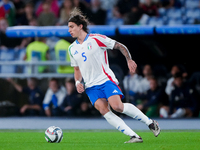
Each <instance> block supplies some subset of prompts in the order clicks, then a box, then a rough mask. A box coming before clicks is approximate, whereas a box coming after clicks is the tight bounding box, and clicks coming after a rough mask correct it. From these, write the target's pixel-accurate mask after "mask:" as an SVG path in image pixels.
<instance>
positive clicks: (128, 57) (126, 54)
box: [114, 42, 132, 61]
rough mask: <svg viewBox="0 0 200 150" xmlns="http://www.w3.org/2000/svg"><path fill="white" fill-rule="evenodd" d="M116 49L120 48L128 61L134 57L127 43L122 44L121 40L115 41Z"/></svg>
mask: <svg viewBox="0 0 200 150" xmlns="http://www.w3.org/2000/svg"><path fill="white" fill-rule="evenodd" d="M114 49H118V50H120V51H121V53H122V54H123V55H124V56H125V58H126V60H127V61H128V60H131V59H132V58H131V54H130V52H129V50H128V48H127V47H126V46H125V45H123V44H121V43H119V42H115V46H114Z"/></svg>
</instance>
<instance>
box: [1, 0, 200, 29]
mask: <svg viewBox="0 0 200 150" xmlns="http://www.w3.org/2000/svg"><path fill="white" fill-rule="evenodd" d="M74 7H79V8H80V9H81V11H82V12H83V13H84V14H86V15H87V17H88V19H89V21H90V23H91V25H122V24H151V23H152V22H154V23H159V24H160V23H161V22H162V24H171V23H172V22H174V23H176V24H180V23H182V24H194V23H199V19H200V15H199V9H200V1H199V0H0V19H1V18H5V19H6V20H7V21H8V24H9V26H14V25H39V26H51V25H57V26H62V25H67V20H68V19H69V14H70V12H71V11H72V9H73V8H74ZM155 18H156V19H155ZM171 19H172V20H171ZM180 20H181V21H182V22H181V21H180Z"/></svg>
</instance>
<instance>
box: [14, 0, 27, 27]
mask: <svg viewBox="0 0 200 150" xmlns="http://www.w3.org/2000/svg"><path fill="white" fill-rule="evenodd" d="M13 4H14V6H15V19H16V23H17V24H18V22H19V19H20V18H21V17H22V16H23V14H24V7H25V4H24V1H22V0H13Z"/></svg>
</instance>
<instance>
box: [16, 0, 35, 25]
mask: <svg viewBox="0 0 200 150" xmlns="http://www.w3.org/2000/svg"><path fill="white" fill-rule="evenodd" d="M33 18H36V16H35V13H34V5H33V3H26V4H25V8H24V13H23V14H22V15H21V16H20V17H19V18H18V22H17V24H18V25H29V21H31V20H32V19H33Z"/></svg>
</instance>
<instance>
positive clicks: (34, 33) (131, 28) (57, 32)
mask: <svg viewBox="0 0 200 150" xmlns="http://www.w3.org/2000/svg"><path fill="white" fill-rule="evenodd" d="M68 29H69V28H68V26H47V27H40V26H38V27H35V26H14V27H8V29H7V31H6V35H7V36H9V37H20V38H23V37H51V36H57V37H69V36H70V34H69V32H68ZM89 29H90V33H99V34H104V35H107V36H115V35H116V34H117V33H119V34H120V35H155V34H200V25H178V26H139V25H122V26H108V25H98V26H89Z"/></svg>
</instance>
